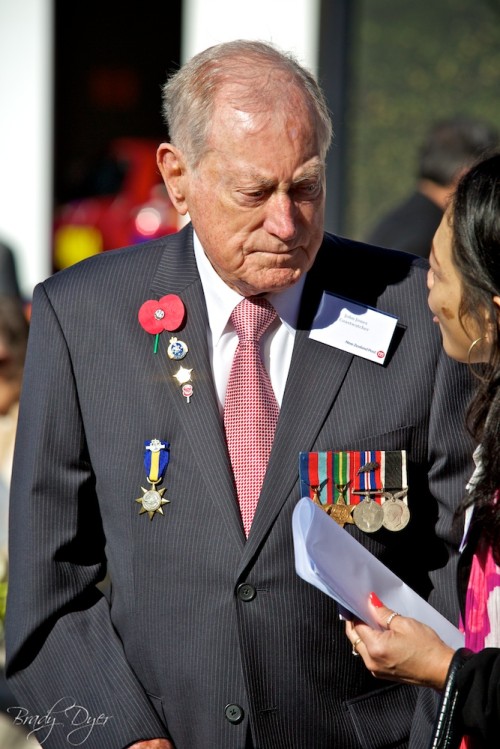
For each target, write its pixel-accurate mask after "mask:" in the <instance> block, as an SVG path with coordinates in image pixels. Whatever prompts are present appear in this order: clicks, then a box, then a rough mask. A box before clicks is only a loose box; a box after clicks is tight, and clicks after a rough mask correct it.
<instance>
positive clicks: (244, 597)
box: [236, 583, 257, 601]
mask: <svg viewBox="0 0 500 749" xmlns="http://www.w3.org/2000/svg"><path fill="white" fill-rule="evenodd" d="M236 592H237V595H238V598H239V599H240V601H253V599H254V598H255V596H256V595H257V591H256V590H255V588H254V587H253V585H249V584H248V583H242V584H241V585H238V589H237V591H236Z"/></svg>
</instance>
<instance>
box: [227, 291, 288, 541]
mask: <svg viewBox="0 0 500 749" xmlns="http://www.w3.org/2000/svg"><path fill="white" fill-rule="evenodd" d="M275 318H276V310H275V309H274V307H272V305H271V304H270V303H269V302H268V301H267V299H263V298H261V297H250V298H249V299H243V301H241V302H240V303H239V304H238V305H237V306H236V307H235V308H234V310H233V312H232V314H231V322H232V323H233V325H234V329H235V330H236V333H237V334H238V339H239V341H238V346H237V348H236V353H235V355H234V359H233V364H232V367H231V373H230V375H229V381H228V385H227V391H226V400H225V404H224V426H225V429H226V438H227V446H228V450H229V457H230V458H231V465H232V467H233V474H234V480H235V483H236V491H237V493H238V501H239V505H240V511H241V517H242V519H243V527H244V529H245V534H246V536H247V537H248V534H249V532H250V526H251V525H252V520H253V516H254V513H255V508H256V507H257V502H258V499H259V494H260V490H261V488H262V482H263V481H264V475H265V473H266V469H267V462H268V459H269V454H270V452H271V447H272V444H273V439H274V430H275V427H276V422H277V421H278V415H279V406H278V403H277V401H276V398H275V395H274V391H273V388H272V385H271V380H270V379H269V375H268V374H267V372H266V370H265V368H264V365H263V364H262V359H261V357H260V350H259V339H260V337H261V336H262V334H263V333H264V332H265V331H266V330H267V328H268V327H269V325H270V324H271V323H272V321H273V320H274V319H275Z"/></svg>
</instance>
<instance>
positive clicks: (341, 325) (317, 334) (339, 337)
mask: <svg viewBox="0 0 500 749" xmlns="http://www.w3.org/2000/svg"><path fill="white" fill-rule="evenodd" d="M397 322H398V318H397V317H394V315H390V314H389V313H387V312H381V311H380V310H378V309H375V308H374V307H368V306H366V305H364V304H360V303H359V302H353V301H352V300H351V299H344V297H341V296H337V295H336V294H330V293H328V292H327V291H325V292H324V294H323V297H322V299H321V303H320V305H319V309H318V311H317V313H316V317H315V318H314V321H313V324H312V329H311V331H310V333H309V338H312V339H314V340H315V341H320V342H321V343H326V344H327V345H328V346H334V347H335V348H338V349H341V350H342V351H348V352H349V353H350V354H355V355H356V356H361V357H363V358H364V359H369V360H370V361H374V362H377V364H383V363H384V361H385V357H386V356H387V351H388V350H389V345H390V343H391V340H392V336H393V335H394V330H395V329H396V325H397Z"/></svg>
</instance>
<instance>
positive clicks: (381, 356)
mask: <svg viewBox="0 0 500 749" xmlns="http://www.w3.org/2000/svg"><path fill="white" fill-rule="evenodd" d="M377 356H378V358H379V359H383V358H384V356H385V351H377Z"/></svg>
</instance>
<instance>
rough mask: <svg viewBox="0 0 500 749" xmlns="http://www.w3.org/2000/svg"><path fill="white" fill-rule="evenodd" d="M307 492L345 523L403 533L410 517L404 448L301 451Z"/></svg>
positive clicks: (303, 487) (301, 471)
mask: <svg viewBox="0 0 500 749" xmlns="http://www.w3.org/2000/svg"><path fill="white" fill-rule="evenodd" d="M299 475H300V482H301V491H302V496H309V497H310V499H311V500H312V501H313V502H314V503H315V504H317V505H318V506H319V507H321V509H323V510H324V511H325V512H326V513H327V514H328V515H329V516H330V517H331V518H332V519H333V520H335V522H336V523H338V524H339V525H340V526H342V527H343V526H344V525H346V524H354V525H356V526H357V527H358V528H359V529H360V530H362V531H364V532H365V533H375V532H376V531H378V530H380V529H381V528H385V529H387V530H389V531H400V530H403V528H405V527H406V526H407V525H408V523H409V521H410V510H409V508H408V484H407V469H406V451H405V450H392V451H388V450H385V451H384V450H360V451H356V450H349V451H325V452H313V453H306V452H303V453H300V456H299Z"/></svg>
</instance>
